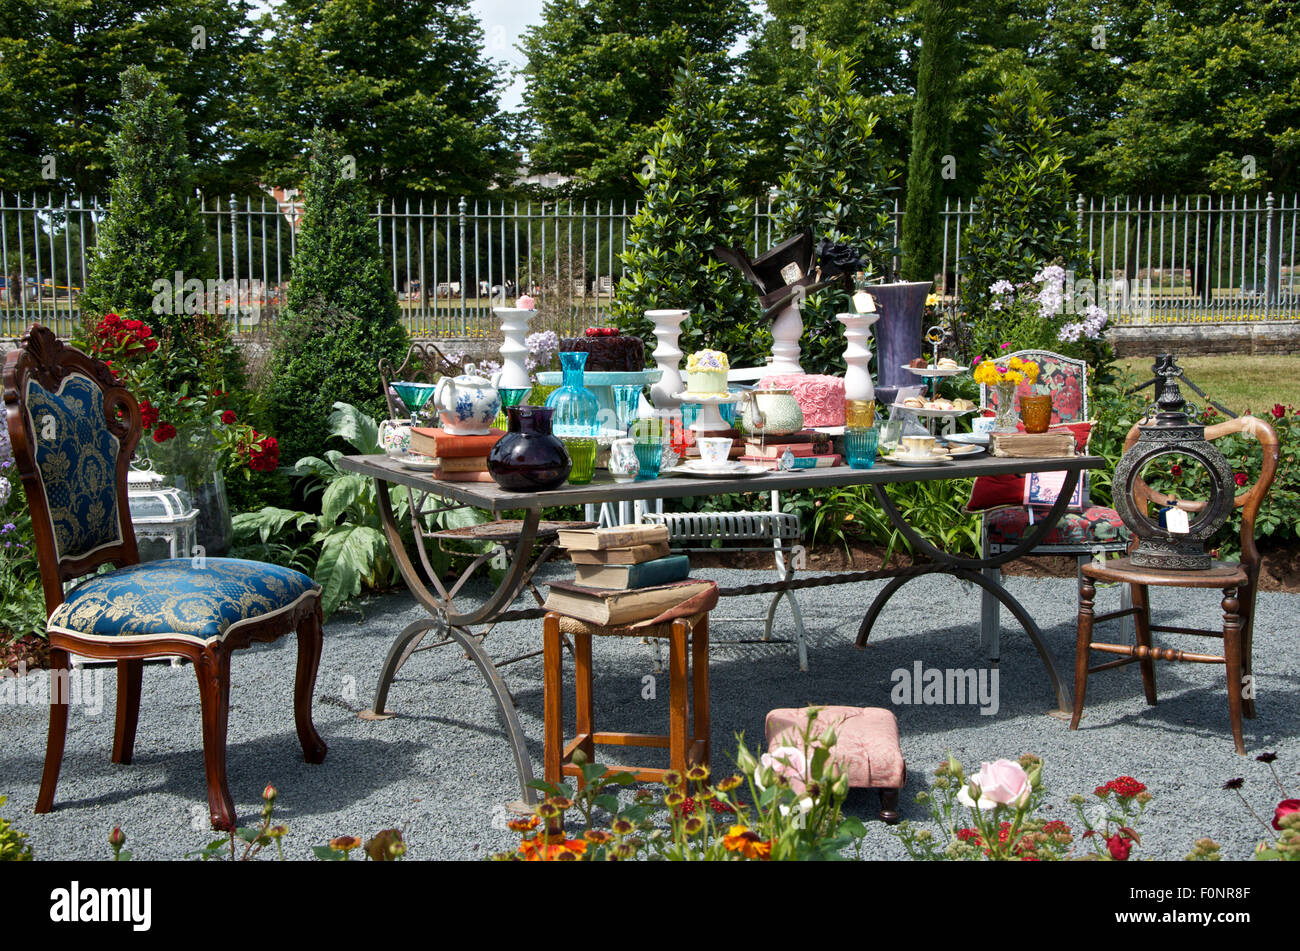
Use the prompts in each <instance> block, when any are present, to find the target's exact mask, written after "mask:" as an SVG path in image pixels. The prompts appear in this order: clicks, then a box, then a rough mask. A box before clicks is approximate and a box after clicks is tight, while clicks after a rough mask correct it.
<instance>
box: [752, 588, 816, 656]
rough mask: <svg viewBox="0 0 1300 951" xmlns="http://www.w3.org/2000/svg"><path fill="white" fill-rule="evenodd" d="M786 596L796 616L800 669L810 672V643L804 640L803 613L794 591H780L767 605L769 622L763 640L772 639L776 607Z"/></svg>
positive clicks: (795, 632)
mask: <svg viewBox="0 0 1300 951" xmlns="http://www.w3.org/2000/svg"><path fill="white" fill-rule="evenodd" d="M782 598H784V599H786V600H787V601H789V602H790V613H791V614H792V615H793V616H794V638H795V649H796V650H797V651H798V653H799V669H800V670H801V671H803V672H804V673H807V672H808V645H807V644H806V643H805V642H804V629H803V614H802V612H800V610H799V602H798V601H797V600H796V599H795V596H794V592H793V591H778V592H777V594H776V597H774V598H773V599H772V601H771V603H770V604H768V606H767V623H766V624H765V625H764V627H763V640H765V641H767V640H771V639H772V623H773V622H774V621H775V620H776V609H777V607H778V605H780V603H781V599H782Z"/></svg>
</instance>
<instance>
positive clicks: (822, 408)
mask: <svg viewBox="0 0 1300 951" xmlns="http://www.w3.org/2000/svg"><path fill="white" fill-rule="evenodd" d="M767 387H772V388H775V389H781V390H790V391H791V392H792V393H793V394H794V399H795V402H796V403H798V404H799V408H800V409H801V410H803V424H804V425H805V426H807V427H808V428H810V429H815V428H816V427H818V426H843V425H844V379H843V378H842V377H838V376H820V375H818V374H815V373H780V374H777V375H775V376H767V377H764V378H763V380H762V382H760V383H759V388H760V389H764V388H767Z"/></svg>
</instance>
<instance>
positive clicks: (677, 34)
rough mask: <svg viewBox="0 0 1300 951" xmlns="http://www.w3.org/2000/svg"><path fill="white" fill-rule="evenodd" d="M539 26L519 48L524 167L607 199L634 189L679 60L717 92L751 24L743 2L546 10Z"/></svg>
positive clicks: (560, 5) (620, 0)
mask: <svg viewBox="0 0 1300 951" xmlns="http://www.w3.org/2000/svg"><path fill="white" fill-rule="evenodd" d="M542 16H543V21H542V23H541V24H540V25H539V26H533V27H529V28H528V30H527V31H525V34H524V38H523V44H522V48H523V51H524V53H525V54H526V55H527V57H528V64H527V65H526V66H525V67H524V69H523V74H524V77H525V81H526V83H527V86H526V89H525V92H524V104H525V109H526V112H527V115H528V118H529V119H530V120H531V124H532V126H533V128H534V129H535V135H534V138H533V141H532V144H531V148H530V154H529V162H530V165H531V167H532V169H533V171H535V172H560V173H563V174H565V175H570V176H572V177H573V178H574V179H575V184H574V191H576V192H580V193H583V194H589V195H599V196H615V197H621V196H624V195H627V194H629V193H634V192H635V191H636V190H637V189H638V185H637V173H638V171H641V170H642V166H643V163H644V157H645V156H646V155H647V154H648V153H649V152H650V147H651V145H652V144H653V143H654V142H655V140H656V139H658V137H659V135H660V131H659V130H657V129H656V128H655V125H656V123H657V122H658V121H659V120H660V119H662V118H663V117H664V115H665V112H666V110H667V108H668V102H669V98H670V92H671V88H672V84H673V79H674V74H675V73H676V71H677V69H678V68H679V65H680V63H681V62H682V60H683V58H684V57H693V60H692V61H693V63H694V67H693V68H694V69H696V70H697V71H698V72H699V73H700V74H701V75H702V76H703V77H704V78H705V79H707V80H709V81H710V82H711V83H712V84H713V85H715V86H717V87H718V88H719V89H721V88H724V87H725V86H726V83H727V81H728V79H729V78H730V74H731V71H732V63H731V61H730V58H729V55H728V51H729V49H730V48H731V47H732V45H734V44H735V42H736V41H737V39H739V38H740V36H742V35H743V34H744V33H745V32H746V31H748V30H749V29H750V28H751V27H752V26H753V24H754V22H755V19H754V16H753V14H752V13H751V12H750V10H749V5H748V4H747V3H746V2H744V0H682V2H680V3H673V4H656V3H645V2H643V0H549V2H548V3H547V4H546V5H545V6H544V7H543V12H542Z"/></svg>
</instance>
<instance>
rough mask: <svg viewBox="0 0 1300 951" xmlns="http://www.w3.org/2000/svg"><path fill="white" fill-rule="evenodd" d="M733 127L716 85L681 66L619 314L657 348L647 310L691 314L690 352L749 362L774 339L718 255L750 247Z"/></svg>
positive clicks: (639, 216)
mask: <svg viewBox="0 0 1300 951" xmlns="http://www.w3.org/2000/svg"><path fill="white" fill-rule="evenodd" d="M726 122H727V116H726V110H725V107H724V105H723V103H722V102H721V101H720V99H719V97H718V95H717V90H716V88H715V87H713V86H712V85H710V84H709V83H708V82H707V81H706V80H705V79H704V77H703V76H701V75H700V74H699V73H698V72H696V71H695V70H693V69H691V68H689V67H687V68H685V69H683V70H682V71H681V72H680V73H679V74H678V77H677V82H676V83H675V84H674V86H673V93H672V100H671V104H670V105H669V108H668V115H667V116H665V117H664V119H662V120H661V121H660V122H659V123H658V124H657V125H656V130H657V131H658V136H659V137H658V140H657V141H656V142H655V143H654V144H653V145H652V146H651V147H650V153H649V159H648V161H647V163H646V164H647V170H646V173H645V174H643V175H638V176H637V179H638V181H639V182H640V183H641V184H642V186H643V187H644V188H645V199H644V201H643V202H642V204H641V207H640V208H639V209H638V210H637V213H636V215H635V216H633V218H632V226H631V232H630V235H629V239H628V250H627V251H626V252H625V253H624V254H623V268H624V270H623V277H622V279H621V280H620V281H619V285H618V294H617V299H616V301H615V303H614V308H613V313H614V321H615V323H616V324H617V325H618V326H619V327H621V328H623V329H624V330H625V331H627V332H629V333H633V334H636V335H637V336H640V337H642V338H643V339H645V340H646V341H647V343H648V344H650V345H653V340H654V337H653V334H652V330H653V325H652V324H651V322H650V321H649V320H647V319H646V317H645V311H647V310H655V309H680V310H689V311H690V312H691V317H690V319H689V320H688V321H687V322H686V323H684V324H683V325H682V335H681V344H682V347H683V349H684V350H687V351H689V350H694V349H699V348H701V347H704V346H709V347H712V348H713V349H716V350H723V351H725V352H726V353H728V354H729V355H730V356H731V359H732V362H733V363H735V364H736V365H737V366H744V365H749V364H752V363H753V362H758V363H761V362H762V355H763V354H765V353H766V352H767V343H769V342H770V337H769V336H768V334H767V331H766V328H762V329H760V327H759V314H758V310H757V307H756V306H755V301H754V298H753V295H752V293H751V292H750V290H749V285H748V284H746V283H745V281H744V279H743V278H742V277H741V275H740V274H739V272H737V271H736V270H735V269H734V268H732V267H731V266H729V265H727V264H724V263H723V262H722V261H720V260H718V259H717V258H716V257H715V256H714V254H713V248H714V246H715V245H724V246H727V247H731V246H740V245H743V244H745V242H746V238H747V233H748V230H747V229H748V226H749V224H750V221H751V218H750V216H751V214H752V209H751V207H750V206H749V204H748V202H747V201H746V200H745V199H744V198H743V197H742V196H741V194H740V186H739V184H738V183H737V181H736V180H735V178H732V177H730V176H729V175H728V174H727V170H728V169H729V168H733V167H734V163H735V157H734V154H733V153H734V145H733V144H732V143H731V142H730V140H729V139H728V137H727V135H726V133H725V127H726Z"/></svg>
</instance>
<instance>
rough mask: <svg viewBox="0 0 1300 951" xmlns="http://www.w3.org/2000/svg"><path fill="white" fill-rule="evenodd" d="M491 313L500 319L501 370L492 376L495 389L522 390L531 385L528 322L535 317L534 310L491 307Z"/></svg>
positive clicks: (535, 312)
mask: <svg viewBox="0 0 1300 951" xmlns="http://www.w3.org/2000/svg"><path fill="white" fill-rule="evenodd" d="M492 312H493V313H494V314H496V315H497V316H498V317H500V318H501V333H502V335H503V336H504V337H505V342H504V343H502V344H501V369H500V370H499V371H497V372H496V373H495V374H493V376H492V385H493V386H495V387H496V388H497V389H514V390H523V389H527V388H528V387H530V386H532V385H533V381H532V380H530V379H529V378H528V364H527V363H526V362H525V361H526V360H527V358H528V342H527V341H528V322H529V321H530V320H532V319H533V318H534V317H535V316H537V311H535V310H524V309H523V308H520V307H493V308H492Z"/></svg>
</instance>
